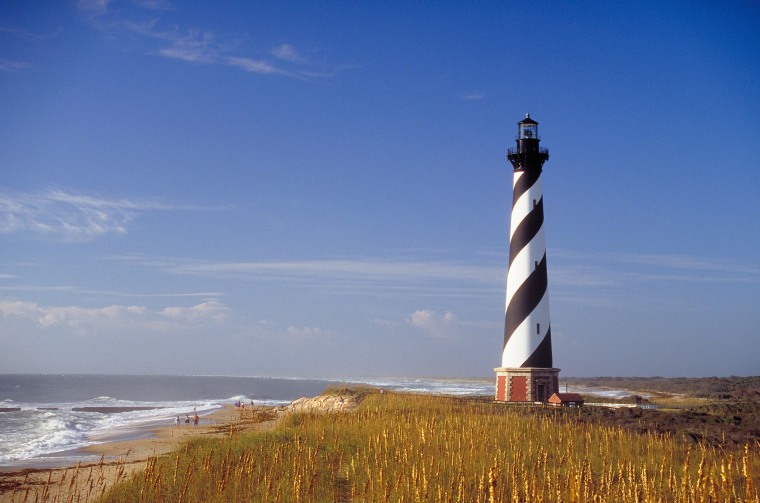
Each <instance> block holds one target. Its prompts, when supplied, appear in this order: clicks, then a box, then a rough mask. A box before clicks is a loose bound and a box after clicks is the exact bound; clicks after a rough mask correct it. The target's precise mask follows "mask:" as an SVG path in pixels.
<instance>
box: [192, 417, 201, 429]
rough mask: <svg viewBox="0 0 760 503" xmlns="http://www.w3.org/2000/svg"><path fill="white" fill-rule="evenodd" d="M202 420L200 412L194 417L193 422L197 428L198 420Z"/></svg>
mask: <svg viewBox="0 0 760 503" xmlns="http://www.w3.org/2000/svg"><path fill="white" fill-rule="evenodd" d="M200 420H201V418H199V417H198V414H196V415H195V417H194V418H193V424H195V427H196V428H197V427H198V421H200Z"/></svg>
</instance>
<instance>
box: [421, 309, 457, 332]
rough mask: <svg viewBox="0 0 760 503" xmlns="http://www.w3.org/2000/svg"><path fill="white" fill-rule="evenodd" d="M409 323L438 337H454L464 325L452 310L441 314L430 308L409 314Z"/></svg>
mask: <svg viewBox="0 0 760 503" xmlns="http://www.w3.org/2000/svg"><path fill="white" fill-rule="evenodd" d="M409 323H410V324H411V325H412V326H413V327H415V328H418V329H420V330H422V331H423V332H425V333H427V334H428V335H431V336H433V337H435V338H437V339H454V338H456V337H457V336H459V335H461V331H462V325H461V324H460V323H459V321H457V319H456V316H454V313H452V312H450V311H447V312H445V313H443V314H441V313H438V312H436V311H431V310H430V309H418V310H417V311H415V312H413V313H412V314H411V315H410V316H409Z"/></svg>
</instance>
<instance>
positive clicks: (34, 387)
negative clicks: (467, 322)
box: [0, 374, 494, 467]
mask: <svg viewBox="0 0 760 503" xmlns="http://www.w3.org/2000/svg"><path fill="white" fill-rule="evenodd" d="M340 383H347V384H366V385H369V386H374V387H378V388H384V389H388V390H393V391H406V392H412V393H440V394H449V395H470V396H477V395H491V396H493V393H494V385H493V383H492V382H491V381H489V380H468V379H445V378H441V379H417V378H384V379H370V378H367V379H362V378H358V379H349V380H341V381H330V380H319V379H296V378H293V379H290V378H269V377H231V376H140V375H68V374H67V375H53V374H30V375H24V374H5V375H0V467H20V466H44V465H53V464H60V463H61V462H62V461H63V462H74V463H76V461H77V460H78V459H83V458H84V457H86V456H85V455H84V454H83V453H82V452H81V449H82V448H84V447H87V446H89V445H93V444H96V443H99V442H104V441H112V440H114V439H118V438H120V437H122V438H135V437H136V436H139V435H146V434H149V433H146V431H147V430H146V428H145V426H146V425H151V426H152V425H163V424H165V425H167V426H169V425H172V424H173V421H174V418H175V417H176V416H178V415H179V416H184V415H186V414H192V412H193V410H195V411H196V412H197V413H198V414H199V415H200V416H203V415H205V414H209V413H211V412H213V411H214V410H216V409H219V408H221V407H222V406H223V405H224V404H232V403H234V402H235V401H237V400H242V401H243V402H245V403H248V402H249V401H251V400H253V401H254V403H255V404H256V405H270V406H273V405H286V404H288V403H290V402H291V401H293V400H295V399H296V398H300V397H304V396H315V395H319V394H320V393H322V392H323V391H324V390H325V389H326V388H327V387H328V386H330V385H334V384H340Z"/></svg>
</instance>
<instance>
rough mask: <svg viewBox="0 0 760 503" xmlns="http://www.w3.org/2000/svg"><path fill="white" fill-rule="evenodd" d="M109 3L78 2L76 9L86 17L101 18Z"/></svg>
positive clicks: (93, 0) (107, 0) (86, 0)
mask: <svg viewBox="0 0 760 503" xmlns="http://www.w3.org/2000/svg"><path fill="white" fill-rule="evenodd" d="M110 3H111V2H110V0H78V2H77V8H78V9H79V12H81V13H82V14H83V15H84V16H86V17H95V16H102V15H104V14H105V13H106V12H107V11H108V4H110Z"/></svg>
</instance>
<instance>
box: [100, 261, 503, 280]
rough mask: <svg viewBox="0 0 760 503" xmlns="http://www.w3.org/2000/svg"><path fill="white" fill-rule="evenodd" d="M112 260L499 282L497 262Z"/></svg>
mask: <svg viewBox="0 0 760 503" xmlns="http://www.w3.org/2000/svg"><path fill="white" fill-rule="evenodd" d="M111 258H112V259H114V260H121V261H128V262H132V263H134V264H138V265H143V266H146V267H152V268H156V269H161V270H163V271H166V272H170V273H173V274H182V275H190V276H201V277H209V278H237V279H282V278H284V277H291V278H303V279H307V280H314V281H323V282H336V283H339V284H344V283H345V282H352V283H351V284H352V285H353V286H357V284H356V282H365V281H366V282H372V283H373V284H379V283H383V282H404V283H410V282H415V281H423V280H424V281H441V282H452V281H454V282H459V283H466V284H472V283H486V284H492V285H498V284H501V283H503V278H502V274H501V271H500V269H501V268H500V267H499V266H498V265H473V264H460V263H455V262H438V261H424V260H380V259H367V258H357V259H341V260H305V261H271V262H256V261H251V262H216V261H204V260H193V259H183V258H176V257H143V256H135V255H130V256H115V257H111Z"/></svg>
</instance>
